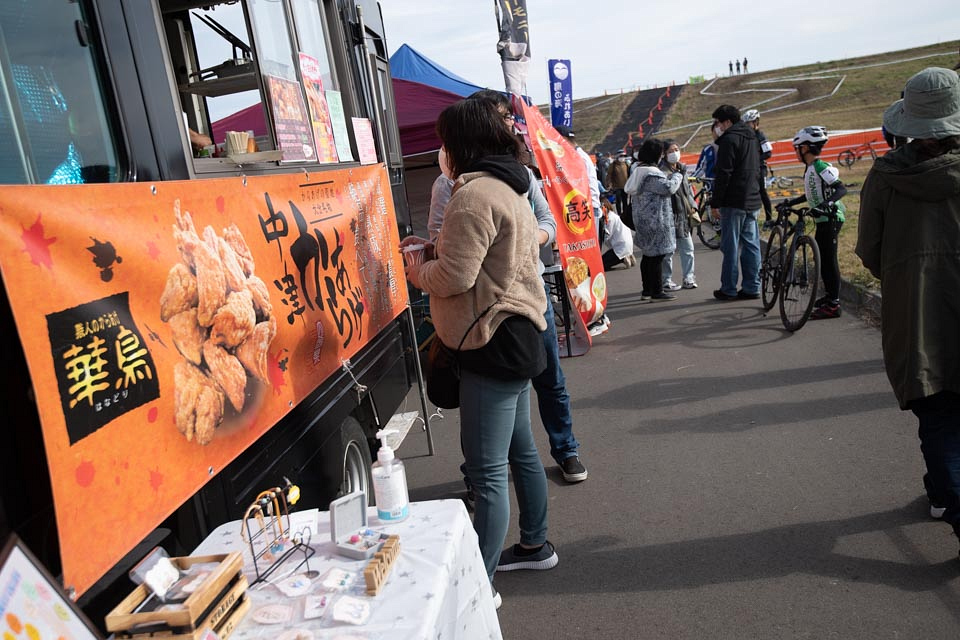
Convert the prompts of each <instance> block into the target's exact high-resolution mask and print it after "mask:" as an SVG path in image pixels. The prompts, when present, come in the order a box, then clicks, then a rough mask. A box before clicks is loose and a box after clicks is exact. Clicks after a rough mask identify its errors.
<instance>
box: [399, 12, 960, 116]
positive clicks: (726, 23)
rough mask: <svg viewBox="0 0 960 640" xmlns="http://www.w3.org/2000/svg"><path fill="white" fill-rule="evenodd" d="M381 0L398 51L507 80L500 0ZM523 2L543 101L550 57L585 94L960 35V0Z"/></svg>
mask: <svg viewBox="0 0 960 640" xmlns="http://www.w3.org/2000/svg"><path fill="white" fill-rule="evenodd" d="M380 5H381V8H382V11H383V19H384V22H385V26H386V32H387V44H388V46H389V50H390V53H391V54H393V52H394V51H396V50H397V48H399V47H400V45H402V44H407V45H410V46H411V47H413V48H414V49H416V50H417V51H419V52H420V53H422V54H424V55H425V56H427V57H428V58H431V59H432V60H434V61H435V62H437V63H439V64H440V65H441V66H443V67H446V68H447V69H449V70H450V71H453V72H454V73H456V74H457V75H459V76H461V77H463V78H464V79H466V80H469V81H470V82H472V83H474V84H477V85H480V86H485V87H490V88H495V89H503V86H504V83H503V75H502V73H501V71H500V58H499V57H498V56H497V52H496V44H497V23H496V17H495V14H494V0H380ZM726 7H729V8H726ZM747 7H749V9H747ZM527 12H528V14H529V17H530V50H531V53H532V60H531V62H530V68H529V74H528V77H527V90H528V93H529V95H530V96H531V97H532V98H533V100H534V101H535V102H536V103H538V104H543V103H546V102H547V100H548V80H547V60H548V59H551V58H567V59H569V60H570V61H571V68H572V69H571V70H572V77H573V94H574V98H576V99H579V98H588V97H592V96H599V95H603V94H604V92H605V91H606V92H609V93H615V92H619V91H620V90H621V89H626V90H631V89H636V88H645V87H648V86H653V85H660V86H662V85H665V84H669V83H670V82H677V83H678V84H679V83H683V82H686V81H687V78H688V77H689V76H695V75H704V76H707V77H713V75H715V74H726V73H727V63H728V62H729V61H730V60H734V59H737V58H739V59H740V60H741V61H742V60H743V58H744V57H746V58H747V59H748V60H749V63H750V71H763V70H766V69H778V68H781V67H786V66H791V65H797V64H807V63H811V62H817V61H824V62H826V61H829V60H837V59H842V58H849V57H854V56H859V55H864V54H870V53H880V52H884V51H893V50H897V49H906V48H910V47H915V46H920V45H927V44H934V43H938V42H946V41H950V40H956V39H960V5H958V2H957V0H909V1H906V2H904V1H901V0H843V1H842V2H838V1H833V2H823V1H820V0H807V1H805V2H799V1H797V0H791V1H787V0H754V1H752V2H749V1H741V0H733V1H732V2H730V1H723V2H717V1H713V2H708V1H707V0H690V1H687V2H656V1H654V2H630V1H628V0H618V1H616V2H615V1H613V0H587V1H584V0H527ZM945 50H946V49H945Z"/></svg>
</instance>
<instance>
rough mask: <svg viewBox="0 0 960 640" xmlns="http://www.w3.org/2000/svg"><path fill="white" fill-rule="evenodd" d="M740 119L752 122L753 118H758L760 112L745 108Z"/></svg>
mask: <svg viewBox="0 0 960 640" xmlns="http://www.w3.org/2000/svg"><path fill="white" fill-rule="evenodd" d="M740 119H741V120H743V121H744V122H753V121H754V120H759V119H760V112H759V111H757V110H756V109H747V110H746V111H744V112H743V116H742V117H741V118H740Z"/></svg>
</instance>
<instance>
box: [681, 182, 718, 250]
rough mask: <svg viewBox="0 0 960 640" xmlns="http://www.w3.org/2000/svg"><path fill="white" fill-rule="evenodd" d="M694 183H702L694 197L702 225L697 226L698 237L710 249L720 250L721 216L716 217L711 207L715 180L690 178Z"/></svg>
mask: <svg viewBox="0 0 960 640" xmlns="http://www.w3.org/2000/svg"><path fill="white" fill-rule="evenodd" d="M689 179H690V181H692V182H698V183H700V185H701V187H700V188H699V189H697V193H696V194H695V195H694V196H693V199H694V201H695V202H696V203H697V214H698V215H699V216H700V224H698V225H697V237H698V238H700V242H702V243H703V246H705V247H707V248H708V249H719V248H720V216H719V215H716V214H715V213H714V211H713V208H712V207H711V206H710V191H711V188H712V187H713V178H689Z"/></svg>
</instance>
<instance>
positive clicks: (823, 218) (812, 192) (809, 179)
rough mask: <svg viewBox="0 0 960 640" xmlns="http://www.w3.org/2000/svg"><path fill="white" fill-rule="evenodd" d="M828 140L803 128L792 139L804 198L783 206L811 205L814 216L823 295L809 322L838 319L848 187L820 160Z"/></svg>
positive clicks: (816, 131)
mask: <svg viewBox="0 0 960 640" xmlns="http://www.w3.org/2000/svg"><path fill="white" fill-rule="evenodd" d="M828 139H829V137H828V135H827V130H826V129H825V128H824V127H804V128H803V129H800V131H798V132H797V135H796V137H794V139H793V148H794V149H795V150H796V152H797V158H799V159H800V161H801V162H803V164H804V165H806V167H807V169H806V171H805V172H804V174H803V191H804V195H802V196H798V197H796V198H793V199H792V200H786V201H785V202H786V204H788V205H791V206H792V205H795V204H800V203H801V202H807V203H809V204H810V208H811V209H813V211H814V213H815V214H817V217H816V218H815V220H816V223H817V234H816V240H817V246H819V247H820V258H821V263H822V269H821V275H822V276H823V287H824V294H825V295H824V296H823V297H821V298H820V299H818V300H817V301H816V302H815V303H814V309H813V313H812V314H810V319H811V320H823V319H826V318H839V317H840V264H839V263H838V261H837V236H838V235H839V234H840V228H841V227H842V226H843V221H844V213H845V212H846V208H845V207H844V206H843V203H842V202H841V201H840V198H842V197H843V196H844V195H846V193H847V188H846V187H845V186H844V185H843V182H841V181H840V173H839V172H838V171H837V168H836V167H834V166H833V165H832V164H830V163H829V162H824V161H823V160H821V159H820V153H821V151H823V145H825V144H826V143H827V140H828Z"/></svg>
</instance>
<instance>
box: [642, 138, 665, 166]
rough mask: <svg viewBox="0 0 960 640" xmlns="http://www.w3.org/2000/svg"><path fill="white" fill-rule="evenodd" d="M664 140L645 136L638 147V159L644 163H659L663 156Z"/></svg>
mask: <svg viewBox="0 0 960 640" xmlns="http://www.w3.org/2000/svg"><path fill="white" fill-rule="evenodd" d="M663 149H664V146H663V142H662V141H661V140H660V139H658V138H644V139H643V142H641V143H640V148H639V149H637V160H639V161H640V162H642V163H644V164H657V163H658V162H660V157H661V156H663Z"/></svg>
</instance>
